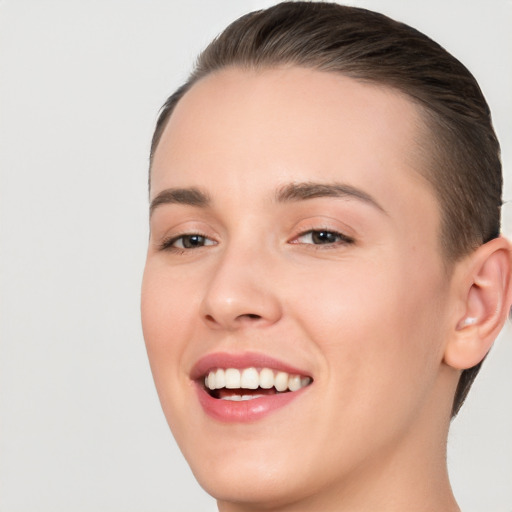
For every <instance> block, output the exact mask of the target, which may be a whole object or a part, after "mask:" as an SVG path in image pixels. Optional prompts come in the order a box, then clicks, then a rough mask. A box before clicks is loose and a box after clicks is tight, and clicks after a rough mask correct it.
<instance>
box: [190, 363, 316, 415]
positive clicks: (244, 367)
mask: <svg viewBox="0 0 512 512" xmlns="http://www.w3.org/2000/svg"><path fill="white" fill-rule="evenodd" d="M190 377H191V379H192V380H193V381H194V383H195V387H196V391H197V396H198V399H199V403H200V405H201V406H202V408H203V410H204V412H205V413H206V414H207V415H208V416H210V417H213V418H214V419H215V420H218V421H221V422H228V423H230V422H236V423H240V422H241V423H243V422H254V421H257V420H260V419H262V418H264V417H265V416H266V415H267V414H269V413H271V412H273V411H276V410H278V409H281V408H283V407H285V406H286V405H287V404H289V403H290V402H292V401H294V400H295V399H296V398H298V397H299V396H302V395H303V393H304V392H305V391H306V390H307V389H308V388H310V387H311V385H312V384H313V378H312V377H310V376H309V375H307V373H305V372H304V371H302V370H300V369H299V368H296V367H293V366H290V365H288V364H286V363H284V362H282V361H278V360H276V359H274V358H271V357H269V356H266V355H263V354H255V353H244V354H229V353H214V354H209V355H207V356H205V357H203V358H201V359H200V360H199V361H198V362H197V363H196V365H195V366H194V368H193V369H192V371H191V374H190Z"/></svg>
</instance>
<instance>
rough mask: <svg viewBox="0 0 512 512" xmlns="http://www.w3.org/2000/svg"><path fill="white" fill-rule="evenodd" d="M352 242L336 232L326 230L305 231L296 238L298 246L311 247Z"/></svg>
mask: <svg viewBox="0 0 512 512" xmlns="http://www.w3.org/2000/svg"><path fill="white" fill-rule="evenodd" d="M352 242H353V239H352V238H350V237H348V236H346V235H343V234H341V233H337V232H336V231H328V230H326V229H319V230H311V231H307V232H305V233H302V235H300V236H299V237H298V238H297V243H299V244H312V245H339V244H348V243H352Z"/></svg>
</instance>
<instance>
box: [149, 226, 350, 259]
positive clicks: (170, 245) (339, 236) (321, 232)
mask: <svg viewBox="0 0 512 512" xmlns="http://www.w3.org/2000/svg"><path fill="white" fill-rule="evenodd" d="M315 234H316V235H317V236H328V237H331V238H335V239H336V240H335V241H327V242H326V243H307V242H300V241H298V240H299V239H301V238H303V237H305V236H307V235H311V237H312V241H314V238H313V237H314V236H315ZM193 237H197V238H201V239H203V240H202V242H203V243H202V244H201V245H197V246H195V247H177V246H176V245H174V244H176V243H177V242H178V241H179V240H181V243H182V244H183V241H184V240H185V239H187V238H188V239H189V240H190V239H191V238H193ZM205 242H206V243H205ZM207 242H211V243H207ZM354 242H355V240H354V239H353V238H351V237H349V236H347V235H344V234H343V233H340V232H338V231H334V230H332V229H308V230H307V231H303V232H302V233H300V234H299V235H298V236H297V237H295V238H294V239H293V240H292V241H291V242H290V243H291V244H297V245H311V246H313V247H314V249H316V250H321V249H329V248H332V247H337V246H340V245H351V244H353V243H354ZM212 245H217V242H216V241H215V240H212V239H211V238H209V237H208V236H206V235H204V234H202V233H183V234H181V235H177V236H172V237H169V238H166V239H165V240H163V241H162V243H161V244H160V245H159V249H160V250H161V251H164V250H165V251H171V252H174V253H176V254H184V253H185V252H186V251H190V250H193V249H201V248H202V247H209V246H212Z"/></svg>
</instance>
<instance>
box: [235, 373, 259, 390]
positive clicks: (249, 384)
mask: <svg viewBox="0 0 512 512" xmlns="http://www.w3.org/2000/svg"><path fill="white" fill-rule="evenodd" d="M259 385H260V375H259V373H258V370H256V368H246V369H245V370H244V371H243V372H242V375H241V377H240V387H241V388H245V389H258V387H259Z"/></svg>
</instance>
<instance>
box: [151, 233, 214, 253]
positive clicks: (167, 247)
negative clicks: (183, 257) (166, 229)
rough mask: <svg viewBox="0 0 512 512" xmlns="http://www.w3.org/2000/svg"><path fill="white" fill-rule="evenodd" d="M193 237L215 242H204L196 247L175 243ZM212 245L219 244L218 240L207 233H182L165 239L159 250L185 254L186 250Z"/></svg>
mask: <svg viewBox="0 0 512 512" xmlns="http://www.w3.org/2000/svg"><path fill="white" fill-rule="evenodd" d="M192 237H197V238H202V239H204V241H206V240H208V241H210V242H213V243H204V244H203V245H198V246H196V247H176V246H175V245H174V244H175V243H176V242H178V241H179V240H181V241H182V243H183V240H184V239H185V238H188V239H190V238H192ZM212 245H217V242H216V241H215V240H212V239H211V238H209V237H207V236H206V235H203V234H202V233H183V234H181V235H177V236H172V237H169V238H166V239H164V240H163V241H162V243H160V245H159V250H161V251H171V252H174V253H176V254H184V253H185V252H186V251H190V250H193V249H200V248H202V247H205V246H206V247H209V246H212Z"/></svg>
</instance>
